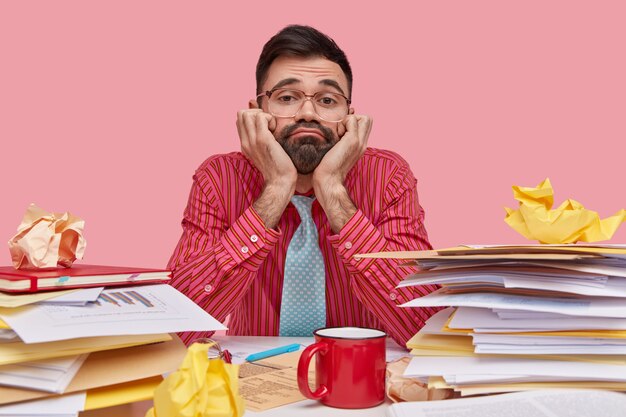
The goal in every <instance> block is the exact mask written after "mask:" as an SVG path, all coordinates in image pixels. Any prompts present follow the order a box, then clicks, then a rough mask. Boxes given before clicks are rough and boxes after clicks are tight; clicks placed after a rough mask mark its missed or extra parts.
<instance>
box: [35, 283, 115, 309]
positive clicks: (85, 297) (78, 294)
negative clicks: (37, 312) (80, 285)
mask: <svg viewBox="0 0 626 417" xmlns="http://www.w3.org/2000/svg"><path fill="white" fill-rule="evenodd" d="M102 290H104V287H95V288H84V289H81V290H78V291H73V292H71V293H69V294H64V295H61V296H59V297H54V298H49V299H47V300H43V301H39V302H38V304H65V305H85V304H87V303H89V302H94V301H96V300H97V299H98V297H99V296H100V293H101V292H102Z"/></svg>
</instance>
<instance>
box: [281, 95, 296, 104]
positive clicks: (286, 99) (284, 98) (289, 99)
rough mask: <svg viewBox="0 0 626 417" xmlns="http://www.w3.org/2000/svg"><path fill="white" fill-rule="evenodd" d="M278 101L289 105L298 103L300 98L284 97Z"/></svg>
mask: <svg viewBox="0 0 626 417" xmlns="http://www.w3.org/2000/svg"><path fill="white" fill-rule="evenodd" d="M277 100H278V101H280V102H281V103H285V104H289V103H293V102H296V101H298V98H297V97H294V96H288V95H282V96H280V97H277Z"/></svg>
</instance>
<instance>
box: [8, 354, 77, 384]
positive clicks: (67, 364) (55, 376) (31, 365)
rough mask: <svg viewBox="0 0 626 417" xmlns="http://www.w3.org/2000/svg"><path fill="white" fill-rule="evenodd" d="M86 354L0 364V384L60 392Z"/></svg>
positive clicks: (72, 376) (70, 380)
mask: <svg viewBox="0 0 626 417" xmlns="http://www.w3.org/2000/svg"><path fill="white" fill-rule="evenodd" d="M87 356H88V355H87V354H84V355H75V356H70V357H64V358H53V359H45V360H41V361H34V362H21V363H17V364H12V365H2V366H0V385H5V386H10V387H19V388H27V389H33V390H39V391H47V392H54V393H58V394H61V393H63V392H65V389H66V388H67V386H68V385H69V383H70V382H72V379H73V378H74V376H75V375H76V373H77V372H78V370H79V369H80V367H81V366H82V364H83V362H85V359H87Z"/></svg>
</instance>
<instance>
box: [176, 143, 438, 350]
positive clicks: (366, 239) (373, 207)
mask: <svg viewBox="0 0 626 417" xmlns="http://www.w3.org/2000/svg"><path fill="white" fill-rule="evenodd" d="M416 184H417V181H416V179H415V177H414V176H413V173H412V172H411V170H410V168H409V166H408V164H407V163H406V161H404V160H403V159H402V158H401V157H400V156H398V155H397V154H395V153H393V152H390V151H385V150H378V149H373V148H368V149H367V150H366V152H365V154H364V155H363V157H362V158H361V159H360V160H359V161H358V162H357V164H356V165H355V166H354V167H353V168H352V170H351V171H350V172H349V173H348V176H347V177H346V181H345V185H346V188H347V190H348V193H349V195H350V198H351V199H352V201H353V202H354V204H355V206H356V207H357V209H358V211H357V213H356V214H355V215H354V216H353V217H352V218H351V219H350V220H349V221H348V223H347V224H346V225H345V226H344V227H343V229H342V230H341V231H340V233H338V234H333V233H332V231H331V229H330V226H329V223H328V221H327V219H326V214H325V213H324V211H323V210H322V207H321V206H320V205H319V203H318V202H317V201H315V202H314V203H313V209H312V214H313V219H314V221H315V223H316V225H317V228H318V231H319V243H320V248H321V250H322V254H323V255H324V262H325V265H326V310H327V312H326V321H327V325H328V326H361V327H374V328H378V329H381V330H384V331H386V332H387V333H388V334H389V335H390V336H392V337H393V338H394V339H395V340H396V341H397V342H398V343H400V344H402V345H404V344H405V343H406V341H407V340H408V339H409V338H410V337H412V336H413V335H414V334H415V333H416V332H417V330H418V329H419V328H421V326H422V325H423V324H424V322H425V321H426V319H428V317H430V316H431V315H432V314H433V313H434V312H435V311H436V309H430V308H400V307H398V306H397V305H398V304H402V303H404V302H407V301H409V300H412V299H414V298H416V297H418V296H422V295H425V294H427V293H429V292H431V291H433V290H434V289H435V288H434V287H428V286H418V287H410V288H401V289H397V288H395V287H396V285H397V284H398V282H399V281H400V280H401V279H402V278H403V277H405V276H406V275H407V274H409V273H410V272H412V271H411V270H410V269H407V268H397V263H398V262H397V261H395V260H390V259H361V260H357V259H354V258H353V255H354V254H357V253H365V252H380V251H392V250H419V249H430V248H431V246H430V244H429V242H428V237H427V234H426V229H425V228H424V224H423V219H424V211H423V210H422V208H421V206H420V205H419V202H418V197H417V190H416ZM262 188H263V177H262V175H261V174H260V172H259V171H258V170H257V169H256V168H255V167H254V166H253V165H252V163H251V162H250V161H249V160H248V159H246V158H245V157H244V156H243V155H242V154H241V153H239V152H234V153H230V154H226V155H216V156H212V157H210V158H209V159H207V160H206V161H205V162H204V163H203V164H202V165H201V166H200V167H199V168H198V170H197V171H196V173H195V175H194V181H193V185H192V188H191V192H190V195H189V201H188V204H187V208H186V209H185V212H184V217H183V221H182V226H183V234H182V237H181V238H180V241H179V242H178V245H177V246H176V249H175V250H174V253H173V255H172V257H171V259H170V261H169V264H168V268H170V269H171V270H172V271H173V280H172V285H173V286H175V287H176V288H177V289H178V290H180V291H181V292H182V293H184V294H185V295H187V297H189V298H190V299H192V300H193V301H195V302H196V303H197V304H198V305H199V306H201V307H202V308H204V309H205V310H206V311H208V312H209V313H210V314H211V315H213V316H214V317H215V318H217V319H218V320H220V321H224V320H225V319H226V317H227V316H229V315H230V321H229V334H235V335H259V336H275V335H278V330H279V319H280V317H279V316H280V302H281V291H282V283H283V270H284V262H285V255H286V253H287V246H288V244H289V240H290V239H291V236H292V235H293V233H294V231H295V229H296V228H297V227H298V225H299V223H300V218H299V216H298V213H297V210H296V208H295V207H294V206H293V204H291V203H289V205H288V206H287V208H286V209H285V211H284V213H283V215H282V217H281V218H280V221H279V223H278V225H277V227H276V230H274V229H266V228H265V226H264V225H263V222H262V220H261V218H260V217H259V216H258V214H257V213H256V211H255V210H254V209H253V208H252V204H253V203H254V201H255V200H256V199H257V197H258V195H259V194H260V193H261V190H262ZM204 336H207V334H204V333H187V334H184V335H182V337H183V340H184V341H185V342H187V343H188V342H189V341H190V340H191V339H193V338H196V337H204Z"/></svg>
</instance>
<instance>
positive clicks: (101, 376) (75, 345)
mask: <svg viewBox="0 0 626 417" xmlns="http://www.w3.org/2000/svg"><path fill="white" fill-rule="evenodd" d="M57 295H58V297H56V296H57ZM0 304H1V305H3V306H4V307H0V405H5V404H13V403H16V402H23V401H28V400H40V399H44V398H47V397H50V396H51V395H53V394H55V393H63V394H64V395H63V397H65V396H66V395H69V394H74V393H81V392H82V393H83V405H84V408H85V409H92V408H101V407H106V406H112V405H117V404H122V403H126V402H132V401H139V400H145V399H149V398H152V394H153V391H154V388H155V387H156V386H157V385H158V384H159V383H160V381H161V380H162V375H163V374H165V373H168V372H171V371H173V370H175V369H176V368H177V367H178V366H179V365H180V362H181V361H182V358H183V357H184V354H185V351H186V349H185V346H184V345H183V343H182V342H181V341H180V339H178V337H177V336H175V335H171V334H170V333H175V332H184V331H214V330H223V329H226V328H225V327H224V326H223V325H222V324H221V323H219V322H218V321H217V320H215V319H214V318H213V317H211V316H210V315H209V314H207V313H206V312H205V311H204V310H202V309H201V308H200V307H198V306H197V305H196V304H195V303H194V302H192V301H191V300H189V299H188V298H187V297H185V296H184V295H183V294H181V293H180V292H178V291H177V290H176V289H174V288H173V287H171V286H169V285H166V284H159V285H142V286H124V287H115V288H105V289H103V288H101V287H100V288H89V289H86V290H78V291H76V292H68V291H56V292H45V293H35V294H27V295H13V294H11V295H9V294H2V296H0ZM85 392H86V397H85V395H84V393H85ZM84 398H86V400H85V399H84ZM24 404H25V405H26V409H27V410H28V406H27V404H29V403H28V402H27V403H24ZM37 407H38V406H37V402H36V401H35V402H33V403H32V410H36V409H37ZM10 410H12V409H10ZM78 411H80V410H78V409H77V410H75V413H74V414H73V415H76V414H77V413H78ZM11 412H12V411H11ZM33 412H34V411H33ZM70 414H71V413H70ZM1 415H4V414H3V410H2V408H1V407H0V416H1ZM63 415H65V414H63Z"/></svg>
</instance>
